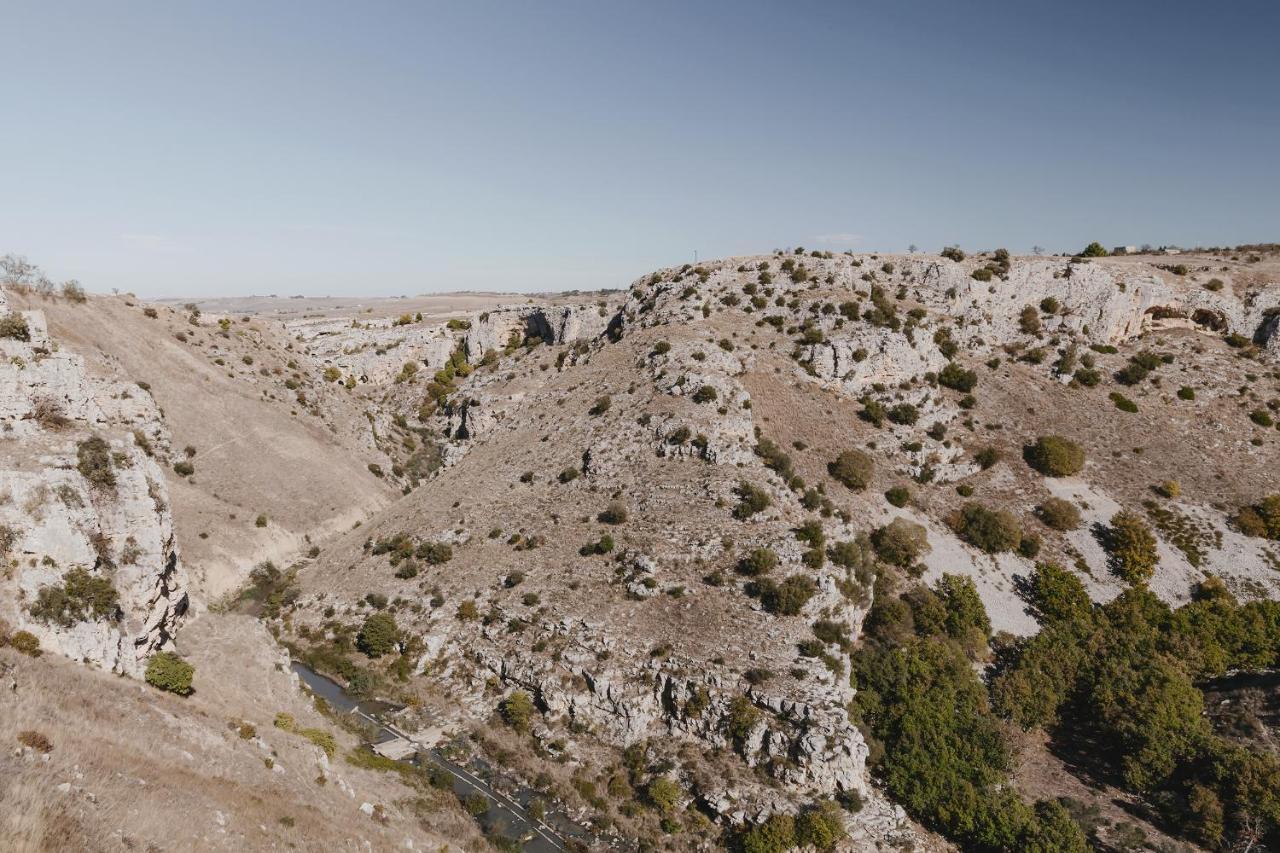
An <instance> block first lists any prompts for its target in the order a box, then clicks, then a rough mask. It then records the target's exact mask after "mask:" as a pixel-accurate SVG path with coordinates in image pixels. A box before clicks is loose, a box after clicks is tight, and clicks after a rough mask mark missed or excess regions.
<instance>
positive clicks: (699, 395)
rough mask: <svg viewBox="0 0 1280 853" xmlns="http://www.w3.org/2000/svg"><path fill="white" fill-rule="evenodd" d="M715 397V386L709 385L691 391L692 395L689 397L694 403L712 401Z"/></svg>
mask: <svg viewBox="0 0 1280 853" xmlns="http://www.w3.org/2000/svg"><path fill="white" fill-rule="evenodd" d="M716 397H717V394H716V389H715V388H712V387H711V386H710V385H703V386H702V387H701V388H699V389H698V390H697V391H694V392H693V397H692V398H691V399H692V400H693V402H695V403H712V402H715V400H716Z"/></svg>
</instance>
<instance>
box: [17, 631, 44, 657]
mask: <svg viewBox="0 0 1280 853" xmlns="http://www.w3.org/2000/svg"><path fill="white" fill-rule="evenodd" d="M9 645H10V646H12V647H13V649H14V651H17V652H21V653H22V654H24V655H26V656H28V657H33V658H38V657H40V638H39V637H37V636H36V635H35V634H32V633H31V632H30V631H14V632H13V634H12V635H11V636H10V637H9Z"/></svg>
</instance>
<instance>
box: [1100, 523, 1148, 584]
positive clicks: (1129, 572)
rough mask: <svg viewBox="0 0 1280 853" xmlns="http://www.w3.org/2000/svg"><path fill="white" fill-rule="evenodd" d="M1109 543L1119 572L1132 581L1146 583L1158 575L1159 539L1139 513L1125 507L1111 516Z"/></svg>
mask: <svg viewBox="0 0 1280 853" xmlns="http://www.w3.org/2000/svg"><path fill="white" fill-rule="evenodd" d="M1106 546H1107V551H1108V552H1109V553H1110V555H1111V559H1112V562H1113V564H1114V568H1115V572H1116V574H1118V575H1120V577H1122V578H1124V579H1125V580H1126V581H1128V582H1129V583H1131V584H1141V583H1146V582H1147V581H1148V580H1150V579H1151V576H1152V575H1153V574H1155V570H1156V563H1157V562H1158V561H1159V557H1158V555H1157V553H1156V538H1155V536H1154V535H1152V533H1151V529H1150V528H1149V527H1147V525H1146V523H1145V522H1143V520H1142V519H1141V518H1139V517H1138V516H1137V515H1134V514H1133V513H1131V512H1126V511H1123V510H1122V511H1120V512H1118V513H1116V514H1115V515H1114V516H1112V518H1111V528H1110V529H1109V530H1108V531H1107V536H1106Z"/></svg>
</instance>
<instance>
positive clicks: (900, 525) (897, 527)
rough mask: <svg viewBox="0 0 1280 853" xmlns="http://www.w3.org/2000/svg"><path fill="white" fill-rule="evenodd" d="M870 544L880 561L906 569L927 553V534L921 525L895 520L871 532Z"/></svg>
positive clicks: (901, 519) (899, 519)
mask: <svg viewBox="0 0 1280 853" xmlns="http://www.w3.org/2000/svg"><path fill="white" fill-rule="evenodd" d="M871 544H872V546H873V547H874V548H875V549H876V555H877V556H878V557H879V558H880V559H882V560H884V561H885V562H886V563H889V564H891V565H894V566H900V567H903V568H906V567H908V566H912V565H915V564H916V563H917V562H919V560H920V558H921V557H923V556H924V555H925V554H927V553H929V534H928V531H926V530H925V528H924V527H923V526H922V525H919V524H916V523H915V522H913V521H908V520H907V519H905V518H895V519H893V520H892V521H890V522H889V523H888V524H886V525H885V526H884V527H880V528H877V529H876V530H875V531H873V532H872V534H871Z"/></svg>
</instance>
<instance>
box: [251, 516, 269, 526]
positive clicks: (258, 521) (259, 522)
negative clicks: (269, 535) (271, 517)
mask: <svg viewBox="0 0 1280 853" xmlns="http://www.w3.org/2000/svg"><path fill="white" fill-rule="evenodd" d="M253 526H254V527H266V526H267V516H266V515H265V514H263V515H259V516H258V517H257V518H255V519H254V520H253Z"/></svg>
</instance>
